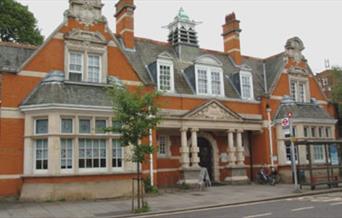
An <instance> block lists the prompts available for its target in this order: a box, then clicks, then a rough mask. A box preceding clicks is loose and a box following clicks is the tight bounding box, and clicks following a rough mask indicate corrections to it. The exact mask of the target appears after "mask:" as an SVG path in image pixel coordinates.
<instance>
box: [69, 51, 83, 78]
mask: <svg viewBox="0 0 342 218" xmlns="http://www.w3.org/2000/svg"><path fill="white" fill-rule="evenodd" d="M82 59H83V55H82V53H79V52H71V53H70V60H69V79H70V80H72V81H81V80H82Z"/></svg>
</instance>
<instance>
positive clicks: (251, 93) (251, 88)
mask: <svg viewBox="0 0 342 218" xmlns="http://www.w3.org/2000/svg"><path fill="white" fill-rule="evenodd" d="M242 77H249V84H250V97H249V98H247V97H245V96H244V95H245V93H244V90H243V86H242ZM240 90H241V98H242V99H243V100H249V101H251V100H254V87H253V75H252V73H251V72H248V71H240Z"/></svg>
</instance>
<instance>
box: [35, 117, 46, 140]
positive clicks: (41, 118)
mask: <svg viewBox="0 0 342 218" xmlns="http://www.w3.org/2000/svg"><path fill="white" fill-rule="evenodd" d="M38 120H47V132H46V133H37V131H36V130H37V121H38ZM47 134H49V119H48V117H39V118H35V119H34V124H33V135H37V136H40V135H47Z"/></svg>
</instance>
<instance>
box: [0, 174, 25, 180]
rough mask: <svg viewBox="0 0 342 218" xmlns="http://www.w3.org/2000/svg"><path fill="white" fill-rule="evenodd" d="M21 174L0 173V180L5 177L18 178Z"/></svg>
mask: <svg viewBox="0 0 342 218" xmlns="http://www.w3.org/2000/svg"><path fill="white" fill-rule="evenodd" d="M22 176H23V175H21V174H13V175H11V174H10V175H0V180H6V179H20V178H21V177H22Z"/></svg>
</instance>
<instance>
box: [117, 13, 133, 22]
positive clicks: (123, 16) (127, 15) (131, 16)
mask: <svg viewBox="0 0 342 218" xmlns="http://www.w3.org/2000/svg"><path fill="white" fill-rule="evenodd" d="M126 17H129V18H134V16H133V15H132V14H129V13H125V14H123V15H122V16H121V17H120V18H119V19H117V20H116V23H119V22H120V21H121V20H123V19H124V18H126Z"/></svg>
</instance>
